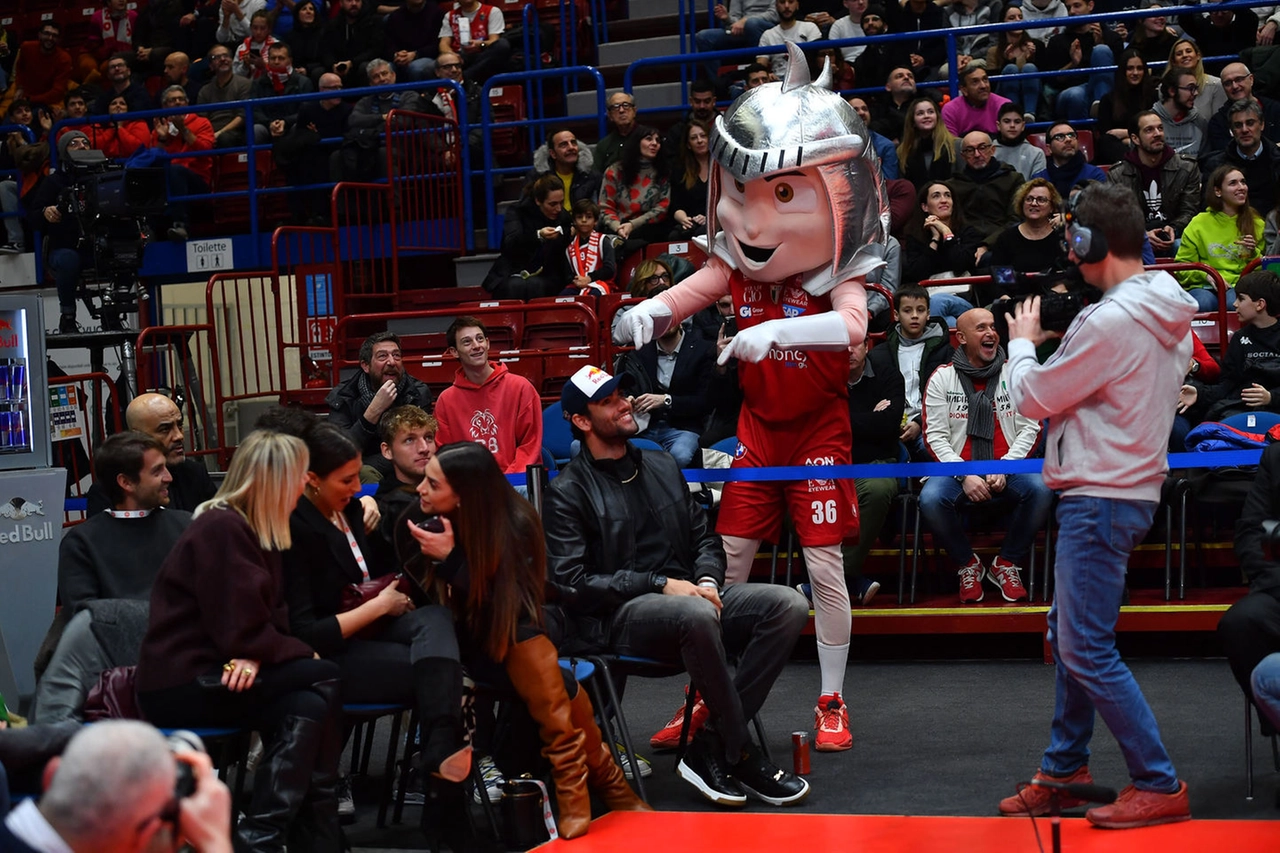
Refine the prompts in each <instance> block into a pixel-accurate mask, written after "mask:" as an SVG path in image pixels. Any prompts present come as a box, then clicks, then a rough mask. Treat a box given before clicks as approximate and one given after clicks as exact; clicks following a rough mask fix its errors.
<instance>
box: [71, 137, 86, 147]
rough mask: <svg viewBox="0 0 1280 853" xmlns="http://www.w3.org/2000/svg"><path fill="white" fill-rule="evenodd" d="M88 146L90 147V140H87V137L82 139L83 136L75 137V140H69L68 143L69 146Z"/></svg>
mask: <svg viewBox="0 0 1280 853" xmlns="http://www.w3.org/2000/svg"><path fill="white" fill-rule="evenodd" d="M88 147H89V140H87V139H81V138H80V137H78V136H77V137H76V138H75V139H73V140H71V141H70V142H68V143H67V148H85V149H87V148H88Z"/></svg>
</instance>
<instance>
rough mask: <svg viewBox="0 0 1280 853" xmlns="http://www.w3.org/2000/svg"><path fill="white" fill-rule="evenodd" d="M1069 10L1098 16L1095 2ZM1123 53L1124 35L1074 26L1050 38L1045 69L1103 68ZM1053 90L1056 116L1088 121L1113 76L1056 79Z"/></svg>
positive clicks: (1082, 0)
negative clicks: (1092, 108) (1055, 98)
mask: <svg viewBox="0 0 1280 853" xmlns="http://www.w3.org/2000/svg"><path fill="white" fill-rule="evenodd" d="M1066 7H1067V14H1068V16H1070V17H1073V18H1074V17H1079V16H1081V15H1092V14H1093V13H1094V9H1093V0H1067V2H1066ZM1024 11H1025V10H1024ZM1123 52H1124V42H1123V41H1121V39H1120V36H1118V35H1116V33H1114V32H1112V31H1111V30H1108V29H1103V27H1102V25H1101V24H1099V23H1096V22H1095V23H1092V24H1082V25H1072V26H1069V27H1067V28H1066V29H1065V30H1063V31H1062V32H1060V33H1058V34H1057V35H1056V36H1054V37H1053V38H1051V39H1049V43H1048V44H1047V45H1046V46H1045V49H1044V63H1043V69H1042V70H1044V71H1055V70H1059V69H1061V70H1063V71H1070V70H1073V69H1077V68H1079V69H1087V68H1103V67H1106V66H1111V65H1115V64H1116V63H1115V58H1116V57H1117V56H1119V55H1120V54H1121V53H1123ZM1049 88H1051V89H1052V90H1054V91H1057V92H1058V99H1057V102H1056V103H1055V105H1054V110H1053V114H1054V116H1056V117H1058V118H1062V119H1066V120H1067V121H1073V120H1077V119H1086V118H1088V117H1089V112H1090V109H1091V106H1092V104H1093V102H1094V101H1100V100H1102V99H1103V98H1105V97H1106V96H1107V93H1108V92H1110V91H1111V76H1110V75H1109V74H1108V73H1107V72H1105V71H1091V72H1089V73H1088V74H1087V75H1085V74H1071V75H1068V76H1064V77H1054V78H1053V82H1052V83H1051V84H1050V85H1049ZM1058 189H1059V190H1061V189H1062V188H1061V187H1059V188H1058Z"/></svg>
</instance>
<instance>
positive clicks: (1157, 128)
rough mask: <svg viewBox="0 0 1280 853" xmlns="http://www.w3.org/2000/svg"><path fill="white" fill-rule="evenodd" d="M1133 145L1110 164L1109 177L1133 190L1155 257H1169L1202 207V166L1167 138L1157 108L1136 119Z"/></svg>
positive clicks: (1133, 126) (1132, 128) (1134, 120)
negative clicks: (1177, 241) (1182, 152)
mask: <svg viewBox="0 0 1280 853" xmlns="http://www.w3.org/2000/svg"><path fill="white" fill-rule="evenodd" d="M1130 131H1131V134H1130V141H1131V142H1132V144H1133V146H1134V147H1133V149H1132V150H1130V151H1129V153H1128V154H1126V155H1125V157H1124V159H1123V160H1121V161H1120V162H1119V163H1116V164H1115V165H1114V166H1112V167H1111V171H1110V172H1108V173H1107V180H1108V181H1110V182H1111V183H1113V184H1121V185H1122V186H1127V187H1129V188H1130V189H1132V190H1133V192H1134V194H1135V195H1136V196H1137V198H1138V201H1139V202H1140V203H1141V204H1142V212H1143V215H1144V216H1145V217H1146V224H1147V240H1148V241H1149V242H1150V243H1151V249H1152V251H1154V252H1155V254H1156V256H1157V257H1164V258H1170V257H1173V253H1174V251H1175V249H1176V246H1175V245H1174V243H1175V241H1176V240H1177V239H1178V238H1179V237H1181V236H1182V232H1183V230H1184V229H1185V228H1186V227H1187V225H1188V223H1190V222H1191V219H1192V217H1194V216H1195V215H1196V213H1197V211H1198V210H1199V207H1200V168H1199V167H1198V166H1197V165H1196V162H1195V161H1194V160H1192V159H1190V158H1188V157H1184V156H1183V155H1181V154H1179V153H1177V152H1175V151H1174V150H1173V148H1172V147H1170V146H1169V145H1166V144H1165V141H1164V124H1163V123H1162V122H1161V120H1160V114H1159V113H1157V112H1156V111H1155V110H1143V111H1142V112H1140V113H1138V114H1136V115H1135V116H1134V117H1133V119H1132V125H1131V127H1130Z"/></svg>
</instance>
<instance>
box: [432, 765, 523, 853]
mask: <svg viewBox="0 0 1280 853" xmlns="http://www.w3.org/2000/svg"><path fill="white" fill-rule="evenodd" d="M424 783H425V786H426V791H425V798H424V799H423V801H422V834H423V835H425V836H426V838H427V849H428V850H430V851H431V853H441V851H442V850H452V851H454V853H502V850H503V848H502V847H499V846H498V844H497V841H495V840H494V839H492V838H489V837H488V836H485V835H479V834H477V833H476V830H475V827H474V826H473V825H472V822H471V804H470V803H468V802H467V792H466V789H465V788H464V787H463V786H462V785H461V784H459V783H457V782H446V781H445V780H444V779H434V778H429V779H425V780H424Z"/></svg>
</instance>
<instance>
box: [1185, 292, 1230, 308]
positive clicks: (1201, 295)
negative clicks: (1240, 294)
mask: <svg viewBox="0 0 1280 853" xmlns="http://www.w3.org/2000/svg"><path fill="white" fill-rule="evenodd" d="M1187 292H1188V293H1190V294H1191V298H1192V299H1194V300H1195V301H1196V305H1198V306H1200V307H1199V308H1198V309H1197V310H1199V311H1201V312H1204V311H1217V310H1218V291H1217V289H1216V288H1213V287H1193V288H1191V289H1190V290H1188V291H1187ZM1235 307H1236V289H1235V288H1234V287H1228V288H1227V310H1228V311H1234V310H1235Z"/></svg>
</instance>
